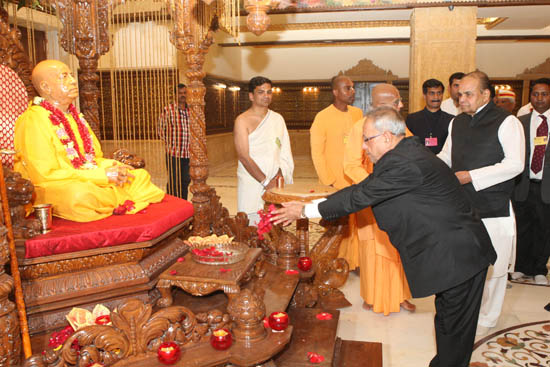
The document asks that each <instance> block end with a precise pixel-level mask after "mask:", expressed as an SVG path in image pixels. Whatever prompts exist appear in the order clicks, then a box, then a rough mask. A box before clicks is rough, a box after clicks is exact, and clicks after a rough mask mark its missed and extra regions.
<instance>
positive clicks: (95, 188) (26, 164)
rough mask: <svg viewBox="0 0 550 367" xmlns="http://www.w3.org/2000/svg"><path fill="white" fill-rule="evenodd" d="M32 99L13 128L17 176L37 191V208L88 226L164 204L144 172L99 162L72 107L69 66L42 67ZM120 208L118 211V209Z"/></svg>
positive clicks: (92, 139)
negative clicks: (42, 206) (50, 209)
mask: <svg viewBox="0 0 550 367" xmlns="http://www.w3.org/2000/svg"><path fill="white" fill-rule="evenodd" d="M32 82H33V85H34V87H35V88H36V90H37V91H38V93H39V94H40V96H41V97H37V98H35V99H34V101H33V103H32V104H31V105H30V106H29V108H28V109H27V110H26V111H25V112H24V113H23V114H22V115H21V116H20V117H19V118H18V119H17V122H16V124H15V142H14V144H15V150H16V151H17V156H16V160H15V167H14V168H15V171H17V172H20V173H21V174H22V176H23V177H24V178H27V179H29V180H31V182H32V183H33V184H34V186H35V192H36V200H35V204H45V203H49V204H52V205H53V215H55V216H58V217H61V218H64V219H69V220H73V221H77V222H90V221H94V220H98V219H103V218H106V217H108V216H110V215H112V214H113V211H114V210H115V209H118V212H126V213H128V214H133V213H136V212H138V211H140V210H142V209H144V208H145V207H147V206H148V205H149V203H156V202H159V201H161V200H162V199H163V197H164V192H163V191H162V190H161V189H159V188H158V187H156V186H155V185H153V184H152V183H151V182H150V176H149V174H148V173H147V171H145V170H143V169H137V170H134V169H132V168H131V167H129V166H127V165H124V164H122V163H120V162H117V161H115V160H112V159H106V158H103V152H102V151H101V146H100V144H99V141H98V140H97V138H96V136H95V135H94V133H93V132H92V130H91V129H90V126H89V125H88V123H87V122H86V121H85V120H84V117H83V116H82V114H78V112H77V111H76V108H75V107H74V105H73V102H74V100H75V99H76V98H77V97H78V85H77V82H76V79H75V78H74V76H73V75H72V72H71V70H70V69H69V68H68V67H67V65H65V64H63V63H62V62H60V61H57V60H45V61H42V62H40V63H39V64H38V65H36V67H35V68H34V70H33V73H32ZM121 209H122V210H121Z"/></svg>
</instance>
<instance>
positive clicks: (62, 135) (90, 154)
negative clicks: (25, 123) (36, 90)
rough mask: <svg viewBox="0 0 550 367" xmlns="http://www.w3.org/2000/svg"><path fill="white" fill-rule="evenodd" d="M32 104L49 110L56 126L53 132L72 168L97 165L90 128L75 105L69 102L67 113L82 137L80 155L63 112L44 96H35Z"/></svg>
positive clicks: (88, 167) (94, 166)
mask: <svg viewBox="0 0 550 367" xmlns="http://www.w3.org/2000/svg"><path fill="white" fill-rule="evenodd" d="M34 104H35V105H39V106H41V107H43V108H44V109H46V110H48V111H50V116H49V118H50V121H51V122H52V124H53V125H54V127H55V128H56V130H55V133H56V135H57V137H58V138H59V141H61V144H63V146H64V147H65V152H67V156H68V158H69V159H70V160H71V163H72V165H73V167H74V168H76V169H79V168H83V169H93V168H96V167H97V163H96V162H95V152H94V146H93V141H92V136H91V134H90V130H88V127H87V126H86V124H85V123H84V122H83V121H82V120H83V118H81V117H80V116H79V114H78V111H77V110H76V107H75V106H74V105H73V104H72V103H71V104H70V105H69V113H70V114H71V116H72V117H73V119H74V120H75V122H76V125H77V127H78V132H79V133H80V137H81V138H82V143H83V144H84V152H85V154H84V155H82V153H81V151H80V148H79V146H78V142H77V141H76V137H75V135H74V132H73V129H72V128H71V125H70V124H69V121H68V120H67V118H66V117H65V114H64V113H63V112H62V111H61V110H60V109H59V108H56V107H55V106H53V105H52V104H51V103H49V102H48V101H46V100H45V99H44V98H40V97H36V98H35V99H34Z"/></svg>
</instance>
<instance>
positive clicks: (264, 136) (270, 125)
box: [237, 110, 294, 225]
mask: <svg viewBox="0 0 550 367" xmlns="http://www.w3.org/2000/svg"><path fill="white" fill-rule="evenodd" d="M248 152H249V155H250V158H252V160H253V161H254V162H255V163H256V164H257V165H258V167H260V169H261V170H262V172H263V173H264V174H265V176H266V177H267V178H269V179H270V180H271V179H273V177H275V176H276V175H277V172H278V171H279V169H280V170H281V173H282V175H283V177H284V179H285V183H286V184H292V182H293V181H292V174H293V172H294V160H293V159H292V150H291V149H290V138H289V136H288V131H287V129H286V124H285V120H284V119H283V116H281V115H280V114H278V113H277V112H274V111H271V110H268V111H267V114H266V115H265V117H264V119H263V120H262V122H260V124H259V125H258V127H257V128H256V129H255V130H254V131H252V132H251V133H250V134H249V135H248ZM237 178H238V183H237V210H238V211H239V212H245V213H246V214H247V215H248V218H249V219H250V225H256V224H257V223H258V221H259V219H260V217H259V215H258V214H257V212H258V210H260V209H262V208H263V206H264V201H263V199H262V195H263V193H264V191H265V189H264V187H263V186H262V184H261V182H258V180H256V179H255V178H254V177H252V175H250V173H248V171H247V170H246V168H245V167H244V166H243V164H242V163H241V162H239V164H238V167H237Z"/></svg>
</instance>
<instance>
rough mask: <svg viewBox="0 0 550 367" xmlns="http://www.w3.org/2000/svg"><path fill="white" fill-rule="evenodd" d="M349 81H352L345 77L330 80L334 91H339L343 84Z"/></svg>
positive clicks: (337, 76) (335, 77) (339, 76)
mask: <svg viewBox="0 0 550 367" xmlns="http://www.w3.org/2000/svg"><path fill="white" fill-rule="evenodd" d="M348 80H349V81H351V79H350V78H349V77H347V76H345V75H336V76H334V77H332V79H331V80H330V87H331V88H332V90H335V89H338V87H339V86H340V84H341V83H344V82H346V81H348Z"/></svg>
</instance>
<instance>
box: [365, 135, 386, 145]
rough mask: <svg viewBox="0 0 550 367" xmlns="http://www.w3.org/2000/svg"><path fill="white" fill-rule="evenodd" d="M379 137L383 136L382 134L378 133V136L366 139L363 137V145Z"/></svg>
mask: <svg viewBox="0 0 550 367" xmlns="http://www.w3.org/2000/svg"><path fill="white" fill-rule="evenodd" d="M380 135H384V133H380V134H378V135H374V136H369V137H368V138H367V137H363V142H364V143H368V142H369V141H370V140H372V139H374V138H377V137H379V136H380Z"/></svg>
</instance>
